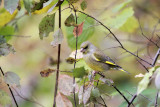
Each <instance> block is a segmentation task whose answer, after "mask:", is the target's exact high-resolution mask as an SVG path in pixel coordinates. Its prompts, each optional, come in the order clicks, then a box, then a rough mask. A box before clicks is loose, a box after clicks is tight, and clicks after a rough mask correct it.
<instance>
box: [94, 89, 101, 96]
mask: <svg viewBox="0 0 160 107" xmlns="http://www.w3.org/2000/svg"><path fill="white" fill-rule="evenodd" d="M92 96H93V97H95V98H96V97H100V96H101V94H100V92H99V89H98V88H94V89H92Z"/></svg>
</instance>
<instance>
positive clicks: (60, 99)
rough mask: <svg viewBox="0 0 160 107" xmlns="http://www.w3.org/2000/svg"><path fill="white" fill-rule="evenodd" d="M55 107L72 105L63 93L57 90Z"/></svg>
mask: <svg viewBox="0 0 160 107" xmlns="http://www.w3.org/2000/svg"><path fill="white" fill-rule="evenodd" d="M56 107H73V105H72V103H71V101H70V100H69V99H68V98H67V97H66V96H65V95H63V94H62V93H60V92H58V94H57V96H56Z"/></svg>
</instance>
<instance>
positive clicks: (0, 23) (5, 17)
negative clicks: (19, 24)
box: [0, 10, 18, 27]
mask: <svg viewBox="0 0 160 107" xmlns="http://www.w3.org/2000/svg"><path fill="white" fill-rule="evenodd" d="M0 11H3V12H2V13H0V19H1V20H0V27H2V26H4V25H5V24H7V23H8V22H10V21H11V20H12V19H14V18H15V16H16V15H17V12H18V10H15V11H14V12H13V14H12V15H11V14H10V13H9V12H8V11H6V10H0Z"/></svg>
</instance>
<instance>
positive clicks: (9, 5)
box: [4, 0, 19, 14]
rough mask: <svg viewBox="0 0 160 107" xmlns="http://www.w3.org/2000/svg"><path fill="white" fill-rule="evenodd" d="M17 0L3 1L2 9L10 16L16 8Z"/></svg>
mask: <svg viewBox="0 0 160 107" xmlns="http://www.w3.org/2000/svg"><path fill="white" fill-rule="evenodd" d="M18 2H19V0H4V8H5V9H6V10H7V11H9V12H10V14H12V13H13V12H14V11H15V10H16V8H17V6H18Z"/></svg>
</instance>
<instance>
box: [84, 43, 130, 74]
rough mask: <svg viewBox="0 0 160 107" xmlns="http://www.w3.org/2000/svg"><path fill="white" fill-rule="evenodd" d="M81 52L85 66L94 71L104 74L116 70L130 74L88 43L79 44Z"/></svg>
mask: <svg viewBox="0 0 160 107" xmlns="http://www.w3.org/2000/svg"><path fill="white" fill-rule="evenodd" d="M81 52H82V53H83V59H84V61H85V62H86V64H87V65H88V66H89V67H90V68H91V69H93V70H94V71H98V72H104V71H108V70H109V69H116V70H120V71H123V72H126V73H128V74H130V73H129V72H127V71H125V70H123V69H122V67H120V66H119V65H117V64H115V62H114V61H113V60H112V59H111V58H110V57H108V56H106V55H105V54H104V53H103V52H102V51H101V50H100V49H98V48H97V47H95V46H94V45H93V44H92V43H90V42H89V41H86V42H83V43H82V44H81Z"/></svg>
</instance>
